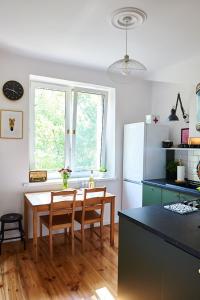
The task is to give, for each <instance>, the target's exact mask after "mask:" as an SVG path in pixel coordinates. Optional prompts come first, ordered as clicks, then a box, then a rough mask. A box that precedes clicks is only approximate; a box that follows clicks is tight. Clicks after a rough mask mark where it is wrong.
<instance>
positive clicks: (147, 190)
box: [143, 184, 162, 206]
mask: <svg viewBox="0 0 200 300" xmlns="http://www.w3.org/2000/svg"><path fill="white" fill-rule="evenodd" d="M161 202H162V189H161V188H159V187H156V186H151V185H147V184H143V206H147V205H154V204H161Z"/></svg>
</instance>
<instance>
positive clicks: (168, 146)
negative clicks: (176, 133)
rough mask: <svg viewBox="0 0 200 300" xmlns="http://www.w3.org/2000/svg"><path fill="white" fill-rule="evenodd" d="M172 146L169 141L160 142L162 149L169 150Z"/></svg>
mask: <svg viewBox="0 0 200 300" xmlns="http://www.w3.org/2000/svg"><path fill="white" fill-rule="evenodd" d="M172 146H173V142H172V141H170V140H165V141H162V147H163V148H171V147H172Z"/></svg>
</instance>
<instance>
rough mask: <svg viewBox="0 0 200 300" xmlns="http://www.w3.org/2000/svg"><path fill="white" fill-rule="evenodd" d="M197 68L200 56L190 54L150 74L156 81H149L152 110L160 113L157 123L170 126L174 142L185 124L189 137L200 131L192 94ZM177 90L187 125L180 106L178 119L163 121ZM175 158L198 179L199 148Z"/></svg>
mask: <svg viewBox="0 0 200 300" xmlns="http://www.w3.org/2000/svg"><path fill="white" fill-rule="evenodd" d="M199 69H200V57H194V58H191V59H190V60H188V61H185V62H182V63H179V64H176V65H172V66H170V67H168V68H165V69H163V70H159V71H157V72H155V73H154V74H152V75H151V79H152V80H156V81H154V82H153V84H152V113H156V114H158V115H160V119H161V122H162V123H166V124H169V125H170V132H171V138H172V140H173V141H174V143H175V144H179V143H180V142H181V140H180V135H181V128H186V127H188V125H189V129H190V131H189V134H190V136H191V137H200V133H199V132H198V131H196V123H197V118H196V114H197V97H196V93H195V89H196V85H197V83H199V82H200V75H199ZM157 80H159V82H158V81H157ZM178 92H180V94H181V99H182V102H183V106H184V109H185V110H186V112H189V115H190V123H189V124H186V123H185V122H184V121H183V119H182V114H181V110H180V106H179V109H178V113H177V115H178V117H179V120H180V121H179V122H169V121H168V120H167V117H168V115H169V113H170V109H171V107H172V106H173V105H175V103H176V97H177V93H178ZM179 158H181V159H182V160H183V162H184V164H185V165H186V176H187V177H188V178H189V179H191V180H199V178H198V177H197V172H196V166H197V163H198V162H199V160H200V150H190V151H189V152H188V153H187V152H185V153H183V151H177V152H176V159H179Z"/></svg>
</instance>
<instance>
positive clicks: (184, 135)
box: [181, 128, 189, 144]
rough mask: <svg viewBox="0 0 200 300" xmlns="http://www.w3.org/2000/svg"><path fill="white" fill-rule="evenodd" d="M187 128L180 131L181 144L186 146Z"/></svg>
mask: <svg viewBox="0 0 200 300" xmlns="http://www.w3.org/2000/svg"><path fill="white" fill-rule="evenodd" d="M188 138H189V128H182V129H181V144H188Z"/></svg>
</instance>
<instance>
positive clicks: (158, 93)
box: [152, 82, 196, 145]
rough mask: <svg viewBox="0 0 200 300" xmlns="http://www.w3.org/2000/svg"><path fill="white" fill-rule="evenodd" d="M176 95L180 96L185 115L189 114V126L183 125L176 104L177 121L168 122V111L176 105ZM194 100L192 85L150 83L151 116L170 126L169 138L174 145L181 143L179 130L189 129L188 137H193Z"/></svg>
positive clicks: (180, 113) (183, 122) (179, 110)
mask: <svg viewBox="0 0 200 300" xmlns="http://www.w3.org/2000/svg"><path fill="white" fill-rule="evenodd" d="M178 93H180V95H181V100H182V103H183V107H184V109H185V111H186V113H189V115H190V124H188V123H185V121H184V119H183V117H182V112H181V109H180V104H178V109H177V116H178V117H179V121H177V122H169V120H168V117H169V115H170V111H171V109H172V107H173V106H175V104H176V100H177V94H178ZM195 100H196V95H195V87H194V86H193V85H192V84H177V83H168V82H153V83H152V114H156V115H159V116H160V122H161V123H163V124H167V125H169V126H170V138H171V139H172V140H173V141H174V144H175V145H177V144H180V143H181V128H188V127H190V130H191V134H190V135H191V136H193V135H194V127H195V124H194V123H195V108H196V103H195ZM191 125H192V126H191Z"/></svg>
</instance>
